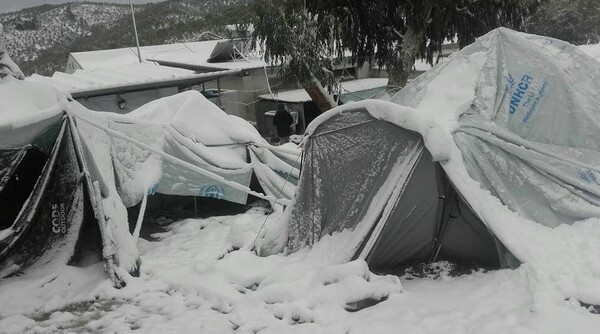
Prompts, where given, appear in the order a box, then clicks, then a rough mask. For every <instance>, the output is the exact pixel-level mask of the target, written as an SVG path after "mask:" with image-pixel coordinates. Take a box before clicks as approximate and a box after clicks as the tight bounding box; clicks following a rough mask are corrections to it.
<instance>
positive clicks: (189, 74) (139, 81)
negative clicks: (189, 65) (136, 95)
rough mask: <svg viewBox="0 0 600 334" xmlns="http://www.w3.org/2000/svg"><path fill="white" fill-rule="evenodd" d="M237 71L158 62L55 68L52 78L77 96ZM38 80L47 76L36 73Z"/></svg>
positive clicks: (205, 78)
mask: <svg viewBox="0 0 600 334" xmlns="http://www.w3.org/2000/svg"><path fill="white" fill-rule="evenodd" d="M233 73H237V71H217V72H210V73H195V72H194V71H190V70H185V69H181V68H175V67H169V66H161V65H158V64H155V63H141V64H140V63H133V64H129V65H123V66H120V67H111V68H96V69H93V70H82V69H77V70H76V71H75V72H74V73H72V74H67V73H63V72H54V74H53V75H52V77H51V78H50V81H51V82H52V83H53V84H54V85H55V86H57V87H59V88H61V89H65V90H67V91H68V92H69V93H71V94H72V95H73V96H74V97H77V96H78V95H86V96H87V95H89V94H100V93H111V92H118V91H119V90H123V89H125V88H131V87H145V88H147V89H149V88H156V87H161V86H167V85H170V86H174V85H177V84H181V83H183V82H186V83H187V82H190V83H201V82H204V81H209V80H213V79H215V78H218V77H222V76H227V75H231V74H233ZM32 78H34V79H36V80H47V78H46V77H42V76H39V75H35V74H34V75H33V76H32Z"/></svg>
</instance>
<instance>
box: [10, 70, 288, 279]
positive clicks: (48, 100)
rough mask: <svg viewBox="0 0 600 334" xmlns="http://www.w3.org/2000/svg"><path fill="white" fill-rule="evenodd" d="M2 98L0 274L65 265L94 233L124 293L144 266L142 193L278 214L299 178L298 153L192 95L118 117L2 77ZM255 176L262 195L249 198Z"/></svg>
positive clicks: (110, 272)
mask: <svg viewBox="0 0 600 334" xmlns="http://www.w3.org/2000/svg"><path fill="white" fill-rule="evenodd" d="M0 100H2V102H3V103H2V106H0V114H1V115H2V124H1V125H0V132H1V133H2V136H1V137H0V138H1V139H0V210H1V212H2V218H1V219H0V277H6V276H8V275H11V274H19V273H22V272H27V271H32V270H37V269H45V268H50V267H52V266H55V265H56V264H68V263H73V261H75V260H76V258H77V255H78V254H79V253H80V249H81V247H82V245H83V243H84V242H83V239H86V238H87V239H90V236H89V235H87V234H89V233H96V234H98V236H97V238H96V241H94V240H92V243H94V242H98V243H99V248H100V252H101V255H102V258H103V260H104V262H105V269H106V272H107V274H108V276H109V277H110V279H111V280H112V281H113V284H114V285H115V286H117V287H119V286H122V285H123V284H124V283H125V281H124V276H123V275H124V272H125V271H126V272H129V273H130V274H132V275H137V272H138V269H139V265H140V261H139V257H138V253H137V248H136V243H135V241H136V240H135V239H136V234H135V233H134V235H133V236H132V234H131V233H130V232H129V224H128V215H127V207H130V206H132V205H135V204H137V203H138V202H139V201H140V200H141V199H142V198H145V196H146V195H148V194H152V193H154V192H159V193H164V194H171V195H180V196H204V197H213V198H219V199H224V200H227V201H231V202H236V203H242V204H245V203H246V201H247V197H248V194H252V195H254V196H256V197H260V198H264V199H267V200H269V201H270V202H271V203H272V205H274V206H275V205H277V204H280V205H283V204H286V203H287V202H288V201H289V199H290V198H291V197H292V196H293V192H294V188H295V184H296V183H297V179H298V176H299V168H298V167H299V153H298V152H297V150H296V149H295V146H289V147H288V148H287V149H286V148H274V147H271V146H270V145H268V143H267V142H266V141H264V139H262V138H261V137H260V135H258V133H257V132H256V130H255V129H254V128H253V127H252V126H251V125H250V124H249V123H247V122H245V121H243V120H242V119H239V118H237V117H234V116H229V115H227V114H226V113H225V112H223V111H222V110H220V109H219V108H218V107H216V106H215V105H214V104H212V103H211V102H209V101H208V100H206V98H204V97H203V96H202V95H201V94H200V93H198V92H188V93H184V94H180V95H177V96H172V97H170V98H168V99H163V100H158V101H155V102H153V103H150V104H148V105H146V106H144V107H143V108H140V109H139V110H136V111H135V112H133V113H131V114H130V115H117V114H110V113H97V112H94V111H90V110H88V109H86V108H85V107H83V106H81V105H80V104H78V103H76V102H68V101H67V95H64V94H61V93H60V92H58V91H56V90H55V89H54V88H53V87H52V86H49V85H47V84H45V83H43V82H35V81H29V80H26V81H20V80H16V79H14V78H12V77H9V78H5V79H3V80H2V81H0ZM253 177H255V178H256V179H257V180H258V182H259V183H260V185H261V188H262V190H263V191H264V194H263V193H259V192H255V191H252V190H250V189H249V186H250V181H251V179H252V178H253ZM142 215H143V214H142ZM90 231H91V232H90ZM88 241H89V240H88Z"/></svg>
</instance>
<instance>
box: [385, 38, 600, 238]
mask: <svg viewBox="0 0 600 334" xmlns="http://www.w3.org/2000/svg"><path fill="white" fill-rule="evenodd" d="M478 55H484V57H485V58H483V59H485V63H483V67H482V68H481V72H480V74H479V78H478V81H477V82H476V85H475V91H474V93H475V96H474V99H473V101H472V104H471V105H470V106H465V110H464V111H463V112H464V113H463V115H462V116H461V117H460V118H459V121H458V123H459V127H458V129H457V130H456V131H455V132H454V139H455V141H456V143H457V145H458V147H459V149H460V151H461V152H462V155H463V159H464V161H465V164H466V166H467V170H468V172H469V174H470V175H471V177H473V178H474V179H475V180H477V181H479V182H480V183H481V185H482V187H484V188H485V189H488V190H490V191H491V192H492V193H493V194H494V195H496V196H497V197H498V198H500V199H501V200H502V202H503V203H504V204H505V205H507V206H508V207H509V208H510V209H511V210H513V211H515V212H517V213H518V214H519V215H520V216H522V217H524V218H528V219H532V220H534V221H536V222H538V223H540V224H544V225H547V226H551V227H554V226H558V225H559V224H561V223H568V224H570V223H573V222H574V221H577V220H581V219H585V218H590V217H595V216H599V215H600V207H598V205H599V204H600V113H598V108H599V106H600V95H598V92H599V91H600V66H599V64H598V62H597V61H595V60H594V59H593V58H591V57H589V56H588V55H586V54H584V53H583V52H582V51H581V50H579V49H578V48H577V47H574V46H573V45H570V44H568V43H566V42H563V41H559V40H556V39H551V38H547V37H541V36H535V35H526V34H522V33H517V32H514V31H511V30H508V29H497V30H495V31H493V32H491V33H489V34H488V35H486V36H485V37H482V38H481V39H479V40H478V42H477V43H474V44H473V45H471V46H469V47H468V48H466V49H465V50H463V51H461V55H460V58H458V59H450V60H449V61H448V62H445V63H444V64H442V65H440V66H438V67H436V68H434V69H433V70H431V71H429V72H427V73H426V74H424V75H423V76H421V77H419V78H418V79H417V80H415V82H413V83H412V84H411V87H425V86H430V85H431V82H432V81H433V79H435V78H436V76H438V75H439V74H440V73H443V72H446V73H447V72H448V70H449V69H451V68H452V67H456V63H457V62H459V61H460V60H461V59H464V58H468V57H472V56H478ZM449 89H452V88H450V87H449ZM426 91H427V89H423V92H422V93H421V94H411V90H410V89H406V90H403V91H402V92H400V93H398V94H397V95H396V96H395V97H394V98H393V100H394V102H396V103H399V104H403V105H408V106H417V105H419V104H421V103H422V98H423V96H424V93H425V92H426Z"/></svg>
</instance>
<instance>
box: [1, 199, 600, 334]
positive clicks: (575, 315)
mask: <svg viewBox="0 0 600 334" xmlns="http://www.w3.org/2000/svg"><path fill="white" fill-rule="evenodd" d="M266 213H267V210H266V209H265V208H263V207H261V206H256V207H254V208H251V209H250V210H249V211H247V212H246V213H243V214H239V215H234V216H220V217H210V218H207V219H186V220H183V221H179V222H175V223H172V224H170V225H168V226H164V228H165V232H163V233H158V234H155V235H154V237H155V238H156V239H155V240H154V241H147V240H144V239H140V240H139V244H138V246H139V248H140V253H141V257H142V263H143V264H142V267H141V276H140V278H130V279H129V280H128V285H127V286H126V287H125V288H123V289H121V290H117V289H114V288H113V287H112V286H111V284H110V282H109V281H108V279H106V278H105V277H104V274H103V272H102V267H101V264H100V263H99V262H96V261H90V262H91V263H89V264H88V265H87V266H84V267H82V268H77V267H69V266H66V267H64V268H57V269H58V270H57V272H58V274H51V273H38V274H35V273H34V274H31V275H29V276H27V277H25V278H23V277H15V278H10V279H7V280H4V281H3V282H2V284H0V319H1V320H0V332H1V333H23V332H31V333H63V332H72V333H82V332H83V333H87V332H91V333H114V332H128V331H138V332H142V333H403V332H410V333H567V332H570V333H597V332H598V329H599V328H600V315H596V314H593V313H590V312H589V311H588V310H587V309H586V308H584V307H582V306H581V305H580V304H579V303H577V302H575V301H569V300H567V301H564V303H562V305H555V304H552V303H541V304H540V303H535V302H534V301H533V299H532V291H531V286H530V277H529V275H530V273H529V270H528V267H527V266H522V267H520V268H518V269H516V270H499V271H493V272H475V273H472V274H470V275H463V276H459V277H450V276H449V275H448V274H447V272H448V271H447V269H445V266H444V264H442V266H441V270H440V271H439V275H436V276H439V277H437V278H418V279H410V278H411V277H408V276H405V277H402V278H401V279H398V278H397V277H395V276H378V275H375V274H373V273H370V272H369V271H368V268H367V267H366V264H365V263H364V262H361V261H354V262H350V263H347V264H342V265H331V264H327V263H324V261H315V257H314V254H311V252H310V251H309V252H306V251H305V252H300V253H297V254H293V255H291V256H288V257H285V256H282V255H275V256H270V257H266V258H263V257H258V256H256V255H255V254H254V252H252V251H251V250H250V249H249V247H250V245H251V244H252V243H253V241H254V238H255V236H256V234H257V232H258V230H259V229H260V226H262V224H263V223H264V221H265V218H267V215H266ZM276 218H277V217H269V219H276ZM384 296H388V297H387V300H384V301H382V302H380V303H378V304H376V305H373V306H370V307H365V308H362V309H361V310H359V311H355V312H353V310H355V309H356V308H357V307H358V308H361V307H364V306H366V305H368V303H367V304H364V303H363V302H359V301H361V300H365V299H368V298H371V299H373V300H378V299H380V298H382V297H384ZM383 299H385V298H383ZM357 302H359V303H357Z"/></svg>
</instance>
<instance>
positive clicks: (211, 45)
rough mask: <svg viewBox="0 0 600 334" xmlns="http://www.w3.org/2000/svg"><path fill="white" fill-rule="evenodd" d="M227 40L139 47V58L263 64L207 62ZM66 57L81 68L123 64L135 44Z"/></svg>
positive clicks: (181, 63) (193, 64)
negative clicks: (219, 45)
mask: <svg viewBox="0 0 600 334" xmlns="http://www.w3.org/2000/svg"><path fill="white" fill-rule="evenodd" d="M227 42H231V40H213V41H201V42H190V43H173V44H163V45H151V46H142V47H140V50H141V54H142V58H143V59H146V60H148V61H154V62H158V63H160V64H163V65H171V66H176V67H183V68H192V69H196V68H197V69H205V70H225V69H251V68H260V67H263V66H266V63H265V62H264V61H262V60H261V59H259V58H256V57H253V58H250V59H249V58H248V57H246V58H245V59H235V60H231V61H226V62H208V59H209V58H210V56H211V54H212V53H213V51H214V50H215V47H216V46H217V45H218V44H223V43H227ZM70 57H71V58H72V59H73V60H74V61H75V62H76V63H77V64H78V65H79V67H81V68H82V69H85V70H95V69H98V68H107V67H115V66H124V65H131V64H135V63H138V62H139V60H138V55H137V49H136V48H135V47H130V48H120V49H111V50H98V51H85V52H72V53H71V54H70Z"/></svg>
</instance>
